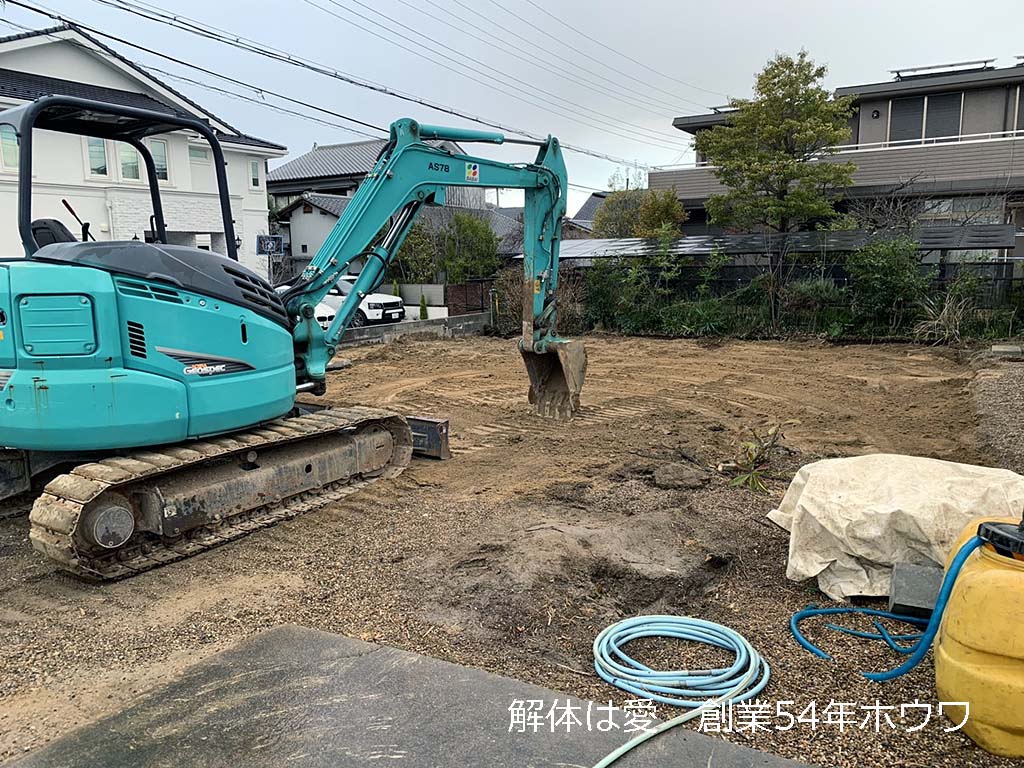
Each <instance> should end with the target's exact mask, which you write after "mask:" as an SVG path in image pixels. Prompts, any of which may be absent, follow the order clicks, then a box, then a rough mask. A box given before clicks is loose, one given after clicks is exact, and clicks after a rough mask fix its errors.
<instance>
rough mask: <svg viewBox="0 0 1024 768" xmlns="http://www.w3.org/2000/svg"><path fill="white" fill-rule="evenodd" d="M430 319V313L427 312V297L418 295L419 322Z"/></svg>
mask: <svg viewBox="0 0 1024 768" xmlns="http://www.w3.org/2000/svg"><path fill="white" fill-rule="evenodd" d="M428 319H430V313H429V312H427V297H426V295H425V294H422V293H421V294H420V320H428Z"/></svg>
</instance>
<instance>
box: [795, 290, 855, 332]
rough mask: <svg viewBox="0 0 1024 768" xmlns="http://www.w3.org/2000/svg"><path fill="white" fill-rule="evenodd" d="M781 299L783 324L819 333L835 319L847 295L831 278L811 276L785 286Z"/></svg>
mask: <svg viewBox="0 0 1024 768" xmlns="http://www.w3.org/2000/svg"><path fill="white" fill-rule="evenodd" d="M781 300H782V301H781V309H782V320H783V325H786V326H791V327H794V328H800V329H806V330H810V331H813V332H817V331H818V329H819V328H821V327H823V326H826V325H830V324H831V323H832V322H834V321H835V320H836V315H837V314H839V313H841V312H842V311H843V309H844V308H845V306H846V303H847V301H848V297H847V292H846V289H845V288H843V287H841V286H838V285H836V284H835V281H833V280H831V279H830V278H827V277H811V278H805V279H802V280H794V281H793V282H791V283H789V284H788V285H785V286H783V288H782V295H781Z"/></svg>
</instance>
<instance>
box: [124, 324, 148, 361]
mask: <svg viewBox="0 0 1024 768" xmlns="http://www.w3.org/2000/svg"><path fill="white" fill-rule="evenodd" d="M128 350H129V351H130V352H131V353H132V355H133V356H135V357H141V358H142V359H143V360H145V359H146V329H145V328H144V327H143V326H142V323H135V322H132V321H131V320H129V321H128Z"/></svg>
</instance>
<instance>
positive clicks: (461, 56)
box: [302, 0, 682, 150]
mask: <svg viewBox="0 0 1024 768" xmlns="http://www.w3.org/2000/svg"><path fill="white" fill-rule="evenodd" d="M351 1H352V2H354V3H356V4H357V5H359V6H361V7H363V8H367V9H368V10H370V11H371V12H372V13H375V14H377V15H378V16H380V17H381V18H384V19H386V20H387V21H388V22H390V25H385V24H382V23H380V22H378V21H374V20H373V19H371V18H369V17H367V16H365V15H363V14H361V13H359V12H358V11H354V10H352V9H351V8H349V7H347V6H345V5H343V4H341V3H340V2H338V0H326V2H328V3H330V4H331V5H332V6H334V7H335V8H338V9H340V10H342V11H344V12H346V13H350V14H352V15H353V16H355V17H356V18H358V19H361V20H363V21H365V22H367V23H369V24H373V25H374V26H376V27H379V28H380V29H383V30H386V32H387V34H390V35H394V36H395V37H398V38H399V39H401V40H406V41H408V42H410V43H411V44H412V45H413V46H415V47H416V48H420V49H424V50H426V51H429V52H430V53H432V54H433V55H435V56H439V57H440V58H441V59H443V60H445V61H449V62H451V63H452V64H454V65H455V66H457V67H462V68H465V69H468V70H469V71H470V72H471V73H474V74H469V75H467V74H466V73H465V72H462V71H460V70H458V69H453V68H452V67H451V66H449V65H447V64H444V63H442V62H439V61H434V60H433V59H430V58H428V57H426V56H424V55H423V54H422V53H420V52H418V51H417V50H414V49H410V48H409V47H407V46H405V45H403V44H401V43H398V42H395V41H394V40H391V39H389V38H388V37H386V36H384V35H383V34H381V33H378V32H375V31H374V30H372V29H367V28H366V27H364V26H362V25H361V24H359V23H357V22H354V21H352V20H351V19H347V18H345V17H344V16H340V15H339V14H337V13H335V12H334V11H332V10H330V9H329V8H325V7H324V6H322V5H320V4H319V3H318V2H316V0H302V2H304V3H305V4H306V5H309V6H312V7H313V8H317V9H319V10H320V11H323V12H324V13H326V14H328V15H329V16H332V17H334V18H336V19H338V20H339V21H342V22H344V23H346V24H349V25H351V26H354V27H356V28H357V29H360V30H362V31H364V32H366V33H367V34H370V35H373V36H374V37H376V38H378V39H380V40H384V41H385V42H387V43H389V44H391V45H394V46H396V47H398V48H401V49H402V50H404V51H408V52H409V53H412V54H413V55H415V56H419V57H420V58H426V59H427V61H431V62H432V63H433V64H436V65H438V66H440V67H443V68H444V69H447V70H449V71H451V72H455V73H456V74H458V75H459V76H461V77H465V78H466V79H468V80H472V81H473V82H476V83H479V84H481V85H483V86H484V87H486V88H489V89H491V90H495V91H498V92H499V93H503V94H505V95H506V96H511V97H512V98H516V99H519V100H520V101H523V102H525V103H527V104H530V105H531V106H535V107H540V108H541V109H546V110H547V111H548V112H552V113H553V114H556V115H559V116H561V117H564V118H567V119H569V120H573V121H575V122H580V123H582V124H585V125H589V126H590V127H592V128H597V129H599V130H603V131H606V132H608V133H611V134H613V135H615V136H620V137H622V138H625V139H630V140H632V141H637V142H640V143H644V144H649V145H651V146H654V147H658V148H660V149H675V150H678V149H680V148H681V146H682V145H681V144H678V143H675V142H677V141H678V139H677V138H676V137H675V136H672V135H669V134H665V133H662V132H661V131H658V130H656V129H653V128H647V127H646V126H643V125H639V124H637V123H630V122H628V121H624V120H621V119H620V118H618V117H616V116H615V115H611V114H608V113H607V112H601V111H600V110H596V109H592V108H590V107H587V106H586V105H584V104H580V103H579V102H575V101H571V100H569V99H565V98H563V97H560V96H558V94H555V93H552V92H551V91H547V90H545V89H543V88H538V87H536V86H534V85H531V84H530V83H528V82H526V81H524V80H521V79H520V78H517V77H514V76H512V75H505V74H502V73H500V72H498V71H497V70H495V69H494V68H493V67H490V66H489V65H488V64H487V63H486V62H484V61H481V60H480V59H477V58H474V57H472V56H468V55H467V54H465V53H463V52H461V51H458V50H456V49H455V48H452V47H451V46H449V45H446V44H445V43H442V42H439V41H436V42H432V43H431V44H429V45H427V44H423V43H421V42H418V41H416V40H415V39H414V38H412V37H410V36H409V35H405V34H403V33H402V32H398V31H396V30H395V29H394V27H400V28H402V29H408V30H411V31H412V32H413V33H414V34H417V35H420V36H421V37H422V34H421V33H420V32H418V31H417V30H414V29H412V28H411V27H409V26H408V25H406V24H403V23H402V22H400V21H398V20H397V19H394V18H392V17H390V16H388V15H387V14H384V13H381V12H380V11H377V10H374V9H373V8H370V7H369V6H368V5H366V4H364V3H362V2H360V0H351ZM434 45H436V46H437V47H440V48H442V49H444V50H448V51H451V52H452V53H453V54H455V55H454V56H449V55H447V54H445V53H443V52H441V51H438V50H435V48H434V47H432V46H434ZM463 60H466V61H470V62H473V63H475V64H477V65H479V66H481V67H484V68H485V69H488V70H490V72H491V73H492V74H491V75H490V77H492V78H502V79H503V80H502V79H496V80H495V82H497V83H498V84H500V85H502V86H504V87H508V88H511V89H512V90H513V91H516V92H519V93H522V94H526V95H527V96H528V97H530V98H523V97H522V96H516V95H515V93H510V92H509V91H506V90H502V89H501V88H497V87H495V83H494V82H488V81H486V80H481V79H480V78H478V77H475V70H474V69H473V68H472V67H471V66H470V65H469V64H465V63H463ZM521 86H522V87H521ZM542 94H543V95H542ZM547 96H550V97H552V98H546V97H547ZM531 99H536V100H537V101H540V102H543V103H545V104H548V105H550V106H549V107H543V106H540V105H538V104H537V103H536V101H532V100H531ZM563 103H564V104H567V105H569V106H573V107H576V108H577V109H580V110H583V111H585V112H589V113H591V115H597V119H594V118H592V117H591V118H587V119H588V120H592V121H593V122H587V123H584V122H583V121H582V119H581V118H580V117H579V116H573V115H569V114H566V113H564V112H560V111H557V108H559V107H560V106H561V105H562V104H563ZM552 107H554V108H555V109H554V110H553V109H552ZM606 121H612V122H606ZM616 123H618V124H621V125H623V126H627V127H629V128H632V129H635V130H638V131H644V132H646V133H647V134H648V137H639V136H630V135H629V134H624V133H619V132H617V131H616V130H614V127H612V126H615V124H616ZM651 139H655V141H652V140H651ZM659 141H660V142H662V143H657V142H659ZM665 142H673V143H672V144H667V143H665Z"/></svg>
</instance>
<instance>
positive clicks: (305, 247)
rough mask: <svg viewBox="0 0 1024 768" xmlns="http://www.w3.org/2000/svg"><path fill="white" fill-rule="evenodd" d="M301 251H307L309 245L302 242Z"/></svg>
mask: <svg viewBox="0 0 1024 768" xmlns="http://www.w3.org/2000/svg"><path fill="white" fill-rule="evenodd" d="M302 252H303V253H309V246H307V245H306V244H305V243H303V244H302Z"/></svg>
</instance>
